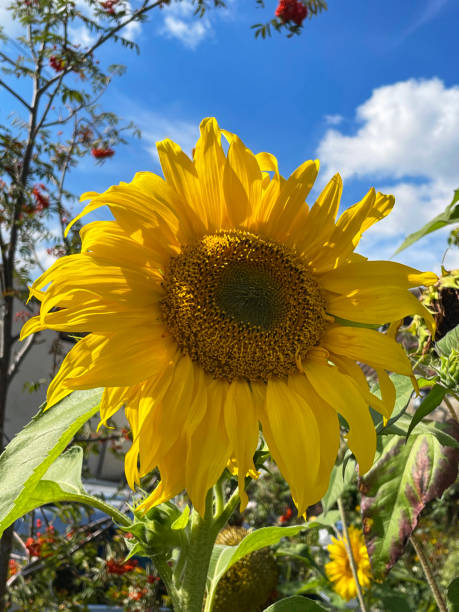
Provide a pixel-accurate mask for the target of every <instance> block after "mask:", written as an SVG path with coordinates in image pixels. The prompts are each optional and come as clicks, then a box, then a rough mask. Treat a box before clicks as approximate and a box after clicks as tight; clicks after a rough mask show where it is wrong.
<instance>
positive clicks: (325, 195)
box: [296, 174, 343, 259]
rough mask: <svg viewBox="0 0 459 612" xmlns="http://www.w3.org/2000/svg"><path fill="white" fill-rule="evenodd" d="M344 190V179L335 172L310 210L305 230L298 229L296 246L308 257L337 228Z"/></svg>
mask: <svg viewBox="0 0 459 612" xmlns="http://www.w3.org/2000/svg"><path fill="white" fill-rule="evenodd" d="M342 191H343V181H342V180H341V177H340V175H339V174H335V176H334V177H333V178H332V179H331V181H330V182H329V183H328V185H327V186H326V187H325V189H324V190H323V191H322V193H321V194H320V196H319V197H318V198H317V200H316V202H315V204H314V206H312V208H311V210H310V211H309V215H308V218H307V220H306V225H305V228H304V232H302V233H300V232H299V231H298V237H297V238H296V248H297V249H298V251H299V252H300V253H301V254H302V256H303V257H305V258H306V259H309V258H310V256H311V255H312V254H314V253H315V252H316V251H317V249H320V248H321V247H322V246H323V244H324V243H325V242H327V241H328V239H329V238H330V236H331V234H332V233H333V231H334V230H335V218H336V215H337V214H338V209H339V203H340V200H341V194H342Z"/></svg>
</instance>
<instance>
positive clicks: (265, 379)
mask: <svg viewBox="0 0 459 612" xmlns="http://www.w3.org/2000/svg"><path fill="white" fill-rule="evenodd" d="M200 129H201V134H200V138H199V140H198V142H197V144H196V148H195V149H194V152H193V158H192V159H190V158H189V157H188V156H187V155H185V153H184V152H183V151H182V150H181V149H180V147H179V146H178V145H176V144H175V143H174V142H172V141H171V140H163V141H162V142H159V143H158V144H157V148H158V153H159V158H160V161H161V166H162V169H163V172H164V179H162V178H160V177H159V176H157V175H156V174H153V173H150V172H140V173H138V174H136V175H135V177H134V179H133V181H132V182H131V183H120V184H119V185H117V186H113V187H110V188H109V189H108V190H107V191H106V192H105V193H101V194H99V193H96V192H89V193H85V194H83V196H82V200H90V202H89V203H88V204H87V205H86V206H85V208H84V209H83V211H82V212H81V213H80V214H79V215H78V216H77V217H76V219H75V220H74V221H73V222H72V223H74V222H75V221H76V220H77V219H80V218H81V217H82V216H83V215H86V214H88V213H90V212H92V211H94V210H96V209H98V208H99V207H101V206H108V208H109V209H110V211H111V213H112V215H113V220H111V221H94V222H92V223H89V224H87V225H86V226H84V227H83V228H82V230H81V232H80V234H81V240H82V247H81V253H80V254H77V255H70V256H68V257H63V258H62V259H59V260H58V261H56V262H55V263H54V264H53V265H52V266H51V268H50V269H49V270H47V271H46V272H45V273H44V274H43V275H42V276H41V277H40V278H39V279H37V280H36V281H35V282H34V284H33V285H32V288H31V295H33V296H34V297H35V298H37V299H38V300H40V301H41V310H40V314H39V316H36V317H34V318H32V319H30V320H29V321H28V322H27V323H26V324H25V326H24V328H23V330H22V338H24V337H25V336H27V335H28V334H31V333H33V332H37V331H39V330H42V329H54V330H58V331H71V332H73V333H78V332H89V333H88V334H87V335H85V336H84V337H83V338H82V339H81V340H79V341H78V342H77V343H76V345H75V346H74V347H73V348H72V350H71V351H70V352H69V353H68V355H67V356H66V358H65V359H64V361H63V363H62V366H61V368H60V370H59V372H58V374H57V375H56V377H55V378H54V379H53V381H52V382H51V384H50V386H49V389H48V395H47V402H48V408H49V407H51V406H53V405H54V404H56V403H57V402H59V401H60V400H61V399H62V398H64V397H65V396H66V395H68V394H69V393H70V392H71V391H72V390H74V389H89V388H92V387H97V386H100V387H104V388H105V391H104V395H103V400H102V403H101V406H100V412H101V422H102V423H105V422H106V421H107V419H109V418H110V417H111V416H112V415H113V414H114V413H115V412H116V411H117V410H119V409H120V408H122V407H124V408H125V411H126V416H127V418H128V420H129V422H130V425H131V428H132V435H133V443H132V447H131V448H130V450H129V451H128V453H127V455H126V461H125V469H126V476H127V479H128V482H129V484H130V485H131V486H132V487H134V486H135V484H137V483H138V482H139V478H140V477H142V476H143V475H145V474H147V473H148V472H150V471H151V470H153V469H154V468H156V467H157V468H158V469H159V471H160V474H161V481H160V483H159V484H158V486H157V487H156V489H155V490H154V491H153V492H152V494H151V495H150V496H149V497H148V498H147V499H146V501H145V502H144V503H143V506H142V507H143V508H149V507H151V506H153V505H155V504H159V503H161V502H163V501H165V500H168V499H170V498H172V497H174V496H175V495H176V494H178V493H179V492H180V491H182V490H183V489H186V491H187V493H188V495H189V497H190V499H191V500H192V502H193V504H194V506H195V507H196V508H197V510H198V511H199V512H200V513H203V512H204V502H205V497H206V493H207V491H208V490H209V488H210V487H211V486H212V485H213V484H214V483H215V482H216V480H217V479H218V478H219V477H220V475H221V474H222V472H223V470H224V469H225V466H227V465H230V466H233V469H234V470H235V471H236V472H237V475H238V482H239V489H240V494H241V506H242V508H244V507H245V504H246V503H247V495H246V493H245V491H244V479H245V476H246V475H247V474H250V475H253V476H256V471H255V466H254V464H253V455H254V452H255V450H256V447H257V444H258V439H259V424H261V428H262V432H263V436H264V438H265V440H266V442H267V443H268V445H269V448H270V451H271V454H272V457H273V458H274V460H275V461H276V462H277V464H278V466H279V468H280V470H281V472H282V474H283V476H284V477H285V478H286V480H287V481H288V483H289V485H290V489H291V492H292V495H293V498H294V501H295V504H296V505H297V507H298V511H299V513H300V514H301V513H303V512H304V511H305V509H306V507H307V506H308V505H310V504H312V503H315V502H317V501H318V500H319V499H320V498H321V497H322V496H323V494H324V493H325V491H326V489H327V485H328V479H329V474H330V470H331V469H332V466H333V464H334V462H335V459H336V455H337V451H338V446H339V443H340V424H339V420H338V413H339V414H341V415H342V417H344V419H345V421H346V422H347V425H348V432H347V442H348V445H349V447H350V449H351V450H352V451H353V453H354V454H355V456H356V458H357V461H358V462H359V466H360V470H361V472H362V473H364V472H366V471H367V470H368V469H369V467H370V466H371V464H372V461H373V457H374V453H375V444H376V436H375V429H374V425H373V421H372V418H371V416H370V412H369V406H371V407H372V408H374V409H375V410H377V411H379V412H380V413H381V414H383V415H384V416H386V417H388V416H389V415H390V413H391V411H392V408H393V405H394V399H395V391H394V388H393V385H392V383H391V381H390V379H389V377H388V374H387V370H390V371H394V372H399V373H401V374H404V375H407V376H410V375H412V370H411V367H410V363H409V361H408V358H407V356H406V355H405V353H404V352H403V350H402V348H401V347H400V346H399V345H398V344H397V343H396V342H395V341H394V340H393V338H392V337H390V335H387V334H383V333H378V332H377V331H375V330H374V329H369V328H368V327H365V326H362V324H364V325H367V324H368V325H374V324H383V323H390V322H394V321H397V320H400V319H403V317H405V316H407V315H411V314H419V315H421V316H423V317H424V318H425V319H426V321H427V322H428V323H429V324H432V317H431V315H430V313H429V312H428V311H427V310H426V308H425V307H424V306H422V305H421V304H420V302H419V301H418V300H417V299H416V298H415V296H414V295H412V294H411V293H410V292H409V291H408V289H409V287H415V286H418V285H421V284H424V285H430V284H432V283H434V282H435V281H436V276H435V275H434V274H433V273H430V272H426V273H422V272H419V271H418V270H415V269H413V268H408V267H406V266H403V265H401V264H398V263H394V262H383V261H367V260H366V259H365V258H364V257H362V256H360V255H357V254H355V253H354V249H355V247H356V246H357V244H358V242H359V240H360V237H361V235H362V233H363V232H364V231H365V230H367V229H368V228H369V227H370V226H371V225H373V223H375V222H376V221H379V220H380V219H382V218H383V217H385V216H386V215H387V214H388V213H389V211H390V210H391V208H392V206H393V204H394V198H393V196H388V195H383V194H381V193H376V192H375V190H374V189H371V190H370V191H369V192H368V193H367V195H366V196H365V197H364V198H363V200H361V201H360V202H358V203H357V204H355V205H353V206H351V207H350V208H348V209H347V210H346V211H344V212H343V213H342V215H341V216H340V217H339V219H338V221H336V222H335V217H336V215H337V212H338V208H339V203H340V196H341V190H342V183H341V178H340V177H339V175H336V176H334V177H333V178H332V179H331V181H330V182H329V183H328V185H327V186H326V187H325V189H324V191H323V192H322V194H321V195H320V196H319V197H318V199H317V201H316V202H315V204H314V206H312V207H311V208H309V207H308V205H307V204H306V203H305V200H306V197H307V195H308V193H309V191H310V189H311V187H312V185H313V183H314V180H315V178H316V175H317V172H318V162H317V161H307V162H305V163H303V164H302V165H301V166H300V167H299V168H297V169H296V170H295V171H294V172H293V173H292V174H291V176H290V177H289V178H288V179H284V178H283V177H282V176H281V175H280V174H279V170H278V165H277V160H276V158H275V157H274V156H273V155H271V154H269V153H259V154H257V155H254V154H253V153H252V152H251V151H250V150H249V149H248V148H247V147H246V146H245V145H244V144H243V142H242V141H241V140H240V139H239V138H238V136H236V135H235V134H232V133H230V132H227V131H225V130H222V129H220V128H219V126H218V124H217V122H216V120H215V119H213V118H208V119H204V120H203V122H202V123H201V128H200ZM222 135H223V136H224V138H225V139H226V140H227V141H228V143H229V146H228V150H227V152H226V153H225V150H224V148H223V147H222V142H221V141H222ZM359 323H360V326H359ZM357 362H364V363H366V364H368V365H370V366H371V367H373V368H374V369H375V370H376V372H377V375H378V377H379V382H380V387H381V391H382V396H381V398H379V397H377V396H375V395H373V394H372V393H370V390H369V388H368V384H367V382H366V378H365V376H364V374H363V372H362V370H361V368H360V367H359V365H358V364H357Z"/></svg>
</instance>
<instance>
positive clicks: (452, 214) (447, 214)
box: [394, 189, 459, 255]
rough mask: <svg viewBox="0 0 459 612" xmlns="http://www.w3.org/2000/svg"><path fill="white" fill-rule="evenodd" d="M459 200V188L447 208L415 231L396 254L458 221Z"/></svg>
mask: <svg viewBox="0 0 459 612" xmlns="http://www.w3.org/2000/svg"><path fill="white" fill-rule="evenodd" d="M458 201H459V189H456V190H455V192H454V197H453V199H452V201H451V203H450V204H448V206H447V207H446V208H445V210H444V211H443V212H442V213H440V214H439V215H437V216H436V217H435V218H434V219H431V220H430V221H429V222H428V223H426V225H424V227H422V228H421V229H419V230H418V231H417V232H413V233H412V234H410V235H409V236H408V237H407V238H405V240H404V241H403V242H402V244H401V245H400V246H399V247H398V249H397V250H396V251H395V253H394V255H397V253H400V251H403V250H404V249H406V248H407V247H409V246H411V245H412V244H414V243H415V242H417V241H418V240H420V239H421V238H423V237H424V236H427V234H431V233H432V232H435V231H437V230H439V229H441V228H442V227H445V226H446V225H450V224H452V223H457V222H458V221H459V204H458V205H457V206H455V204H456V202H458Z"/></svg>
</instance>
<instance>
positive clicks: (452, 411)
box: [443, 395, 459, 421]
mask: <svg viewBox="0 0 459 612" xmlns="http://www.w3.org/2000/svg"><path fill="white" fill-rule="evenodd" d="M443 401H444V402H445V404H446V407H447V408H448V410H449V413H450V415H451V416H452V417H453V419H454V420H455V421H458V420H459V419H458V416H457V414H456V411H455V410H454V406H453V405H452V403H451V402H450V401H449V399H448V398H447V397H446V395H445V397H444V398H443Z"/></svg>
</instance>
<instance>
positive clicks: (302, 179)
mask: <svg viewBox="0 0 459 612" xmlns="http://www.w3.org/2000/svg"><path fill="white" fill-rule="evenodd" d="M318 170H319V162H318V160H316V161H306V162H304V163H303V164H301V166H299V167H298V168H297V169H296V170H295V171H294V172H293V173H292V174H291V175H290V177H289V178H288V179H287V181H285V183H284V184H283V185H282V187H281V190H280V193H279V197H278V199H277V201H276V203H275V205H274V207H273V210H272V212H271V214H270V216H269V219H268V220H267V223H266V227H265V228H264V231H266V233H267V234H268V235H269V236H270V237H272V238H274V239H275V240H282V241H285V240H286V239H288V238H289V236H290V234H293V235H292V237H291V239H292V240H294V239H295V236H296V235H297V234H300V235H301V234H302V233H303V231H304V230H305V222H306V213H307V210H308V208H307V204H306V198H307V196H308V194H309V192H310V191H311V188H312V186H313V184H314V181H315V180H316V176H317V172H318Z"/></svg>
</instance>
